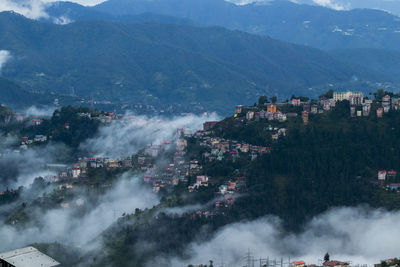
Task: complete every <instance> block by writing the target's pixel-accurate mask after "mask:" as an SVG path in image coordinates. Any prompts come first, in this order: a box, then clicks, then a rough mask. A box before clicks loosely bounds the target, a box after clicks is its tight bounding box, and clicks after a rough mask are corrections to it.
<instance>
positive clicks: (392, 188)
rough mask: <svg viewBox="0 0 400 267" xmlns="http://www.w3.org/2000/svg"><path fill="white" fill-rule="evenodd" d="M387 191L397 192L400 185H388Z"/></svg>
mask: <svg viewBox="0 0 400 267" xmlns="http://www.w3.org/2000/svg"><path fill="white" fill-rule="evenodd" d="M389 189H390V190H399V189H400V184H399V183H397V184H390V185H389Z"/></svg>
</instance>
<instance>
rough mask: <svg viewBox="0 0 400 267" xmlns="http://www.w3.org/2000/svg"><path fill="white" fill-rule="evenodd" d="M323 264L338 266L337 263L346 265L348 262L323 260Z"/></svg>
mask: <svg viewBox="0 0 400 267" xmlns="http://www.w3.org/2000/svg"><path fill="white" fill-rule="evenodd" d="M324 265H325V266H338V265H348V264H347V263H345V262H342V261H326V262H324Z"/></svg>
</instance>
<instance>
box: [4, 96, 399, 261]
mask: <svg viewBox="0 0 400 267" xmlns="http://www.w3.org/2000/svg"><path fill="white" fill-rule="evenodd" d="M370 97H371V99H370ZM370 97H366V96H364V95H363V94H362V93H359V92H328V93H327V94H325V95H323V96H321V98H320V99H319V100H310V99H308V98H305V97H295V96H293V97H292V98H291V99H290V100H288V101H285V102H278V101H277V99H276V98H275V97H272V98H268V97H266V96H261V97H259V101H258V103H255V104H254V105H252V106H243V105H238V106H236V108H235V109H234V110H233V111H234V112H233V114H232V116H229V117H227V118H225V119H223V120H221V121H213V120H208V118H207V117H206V116H205V117H203V121H204V124H203V127H202V129H198V130H192V129H191V128H189V127H187V128H186V127H183V128H178V129H172V130H171V133H173V134H171V135H169V136H168V137H166V138H165V139H164V140H162V141H160V142H158V143H150V144H144V145H143V146H142V147H140V148H138V150H135V151H132V153H128V154H124V155H118V156H114V157H110V156H106V155H105V156H97V155H95V154H93V155H91V154H88V153H86V154H82V152H81V151H80V149H79V147H80V144H81V143H83V142H85V140H88V139H90V138H98V136H97V135H96V133H98V131H99V129H102V128H106V127H112V126H113V125H115V124H130V123H135V121H136V120H138V119H139V117H135V116H131V115H120V114H116V113H110V112H98V111H95V110H91V109H87V108H74V107H64V108H61V109H60V110H56V111H55V112H54V114H53V116H52V117H51V118H45V117H39V116H38V117H33V118H32V117H30V118H24V117H23V116H22V115H20V114H14V115H13V116H11V115H10V113H9V112H8V113H7V114H8V115H7V121H8V123H4V124H3V125H2V127H3V131H4V132H5V133H7V134H8V137H10V140H18V141H16V142H15V144H14V145H13V146H12V149H9V150H3V154H2V155H1V157H6V156H7V153H11V154H21V155H22V154H24V153H29V152H30V151H31V150H33V151H35V150H36V149H39V148H42V147H46V146H47V145H54V144H60V143H63V144H64V145H66V146H67V147H68V151H70V153H69V154H68V156H64V155H62V156H60V160H58V161H49V162H45V163H43V166H41V167H42V169H43V171H42V172H41V175H40V177H37V178H36V179H35V180H34V182H33V184H32V185H31V186H30V187H28V188H25V187H19V188H8V189H6V190H3V192H0V203H1V204H4V203H13V202H15V203H17V201H20V202H21V203H19V204H20V205H15V207H14V208H13V209H11V210H10V211H9V213H8V214H7V216H6V217H5V218H6V219H5V220H4V222H5V223H6V224H9V225H13V226H15V227H24V226H25V225H29V223H32V221H34V220H35V217H34V216H32V215H30V211H34V210H37V209H39V210H42V211H46V210H49V209H62V210H66V211H76V210H78V212H82V213H84V212H87V210H90V209H91V208H92V207H93V206H95V205H96V203H97V202H96V201H98V200H99V199H100V196H101V195H102V194H104V193H105V192H107V190H109V189H111V188H113V185H115V184H116V183H117V182H118V181H119V180H120V179H123V177H124V176H129V179H130V180H132V181H135V182H137V183H139V184H141V185H143V186H144V187H146V188H148V189H149V190H152V191H153V192H155V193H156V194H157V196H159V197H160V199H161V201H160V204H159V205H157V206H154V207H153V208H149V209H146V210H143V211H141V210H139V209H138V210H135V212H134V213H131V214H130V213H129V212H128V211H122V210H118V211H115V214H117V213H118V216H117V215H115V220H116V225H115V226H116V227H117V226H118V225H119V224H121V225H130V224H131V223H132V221H135V220H137V219H140V220H143V221H146V223H145V224H143V226H140V227H144V228H134V226H132V229H130V230H129V231H127V232H124V231H125V228H124V227H122V228H118V227H117V228H115V229H113V230H114V231H116V232H119V231H122V235H134V233H136V231H140V232H143V231H146V233H148V235H149V237H150V238H155V240H157V238H158V237H159V235H152V234H151V233H152V232H153V228H152V227H157V225H159V224H161V225H162V224H163V223H167V222H170V221H171V220H172V221H173V222H174V223H173V224H169V225H173V226H171V228H170V229H169V230H171V232H168V233H170V234H171V235H177V236H178V237H179V238H184V237H185V238H186V237H188V236H192V235H195V234H196V233H198V231H199V229H200V228H201V227H202V226H205V225H213V226H215V229H218V227H222V226H224V225H226V224H229V223H233V222H237V221H238V220H249V219H256V218H260V217H262V216H265V214H273V215H276V216H279V217H280V218H282V220H283V221H285V223H286V222H287V224H285V225H284V226H285V227H287V229H296V228H295V227H298V226H299V225H301V223H302V222H305V221H306V220H307V219H308V218H311V217H312V216H315V215H316V214H319V213H321V212H324V211H326V209H327V207H329V206H342V205H354V206H357V205H359V204H364V203H366V204H369V205H371V206H373V205H377V206H380V207H387V208H390V209H398V208H399V207H398V203H400V202H399V198H400V186H399V185H400V179H399V178H400V177H399V175H398V171H399V170H398V169H397V168H398V166H399V164H398V162H399V161H400V158H399V155H398V154H397V152H396V151H398V146H399V145H398V144H397V142H396V141H397V140H398V138H397V136H398V135H399V131H398V130H397V128H396V127H397V126H396V125H397V124H398V122H399V120H400V116H399V111H400V106H399V96H398V95H396V94H392V93H390V92H383V91H382V92H377V93H376V94H375V95H374V96H370ZM372 98H373V99H372ZM10 116H11V117H10ZM12 117H13V118H12ZM140 119H142V118H140ZM358 137H361V138H358ZM377 140H380V142H379V145H376V144H377V143H378V142H377ZM360 151H361V152H360ZM60 154H61V151H60ZM337 155H340V156H337ZM346 155H350V156H346ZM365 158H367V159H368V160H366V159H365ZM333 159H334V160H333ZM63 160H65V161H63ZM35 190H36V191H35ZM33 191H35V192H36V193H32V192H33ZM37 192H39V193H37ZM82 192H85V195H84V197H83V196H82V195H81V193H82ZM23 195H29V196H30V197H32V199H28V200H27V199H25V198H23V199H21V198H19V197H21V196H23ZM298 199H304V201H303V202H301V203H300V202H299V201H298ZM175 207H178V208H180V207H189V208H187V209H184V211H183V212H180V213H178V214H173V215H170V214H164V213H163V210H165V209H168V208H175ZM157 214H162V215H157ZM118 217H119V219H118ZM127 222H129V223H127ZM148 223H149V224H150V225H151V226H146V225H149V224H148ZM132 225H134V224H132ZM164 234H165V233H164ZM179 238H178V239H176V240H175V239H166V241H163V242H162V243H160V244H161V245H162V246H163V247H162V249H164V250H165V249H166V247H168V248H173V247H177V248H178V247H179V246H184V245H185V244H184V243H182V242H181V241H180V239H179ZM111 240H113V239H111ZM116 242H117V241H116ZM169 242H170V243H169ZM114 245H115V244H114V243H113V242H110V247H113V246H114ZM164 246H165V247H164ZM289 262H290V264H292V266H294V267H303V266H306V264H305V263H304V262H302V261H296V263H294V262H291V261H289ZM392 262H395V260H393V261H388V262H387V263H386V264H389V265H390V264H392ZM253 264H255V265H257V264H258V263H257V262H254V263H253ZM321 264H322V263H321ZM321 264H319V266H322V265H321ZM271 265H272V263H271ZM348 265H351V263H350V262H345V261H326V264H324V265H323V266H326V267H328V266H333V267H347V266H348ZM249 266H253V265H249ZM267 266H268V265H267ZM307 266H313V265H307ZM382 266H383V267H384V264H382Z"/></svg>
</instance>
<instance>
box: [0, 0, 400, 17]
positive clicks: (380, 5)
mask: <svg viewBox="0 0 400 267" xmlns="http://www.w3.org/2000/svg"><path fill="white" fill-rule="evenodd" d="M56 1H58V0H0V11H10V10H13V11H15V12H17V13H20V14H22V15H24V16H26V17H28V18H32V19H38V18H46V17H47V16H48V15H47V14H46V12H45V8H46V6H48V5H49V4H50V3H51V2H56ZM69 1H70V2H75V3H79V4H81V5H85V6H93V5H96V4H99V3H101V2H104V1H105V0H69ZM132 1H134V0H132ZM228 1H231V2H234V3H237V4H247V3H249V2H252V1H260V0H228ZM261 1H263V0H261ZM264 1H265V0H264ZM291 1H292V2H296V3H301V4H314V5H321V6H325V7H329V8H333V9H336V10H349V9H352V8H375V9H382V10H386V11H388V12H391V13H393V14H396V15H400V0H291Z"/></svg>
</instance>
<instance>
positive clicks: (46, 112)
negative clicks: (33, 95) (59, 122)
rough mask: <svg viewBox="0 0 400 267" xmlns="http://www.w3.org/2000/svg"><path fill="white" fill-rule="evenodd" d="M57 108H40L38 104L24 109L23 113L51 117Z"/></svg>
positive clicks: (29, 115) (28, 115)
mask: <svg viewBox="0 0 400 267" xmlns="http://www.w3.org/2000/svg"><path fill="white" fill-rule="evenodd" d="M55 110H56V108H55V107H46V108H40V107H36V106H31V107H29V108H27V109H26V110H24V111H23V112H22V114H23V115H24V117H40V118H42V117H51V116H52V115H53V113H54V111H55Z"/></svg>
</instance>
